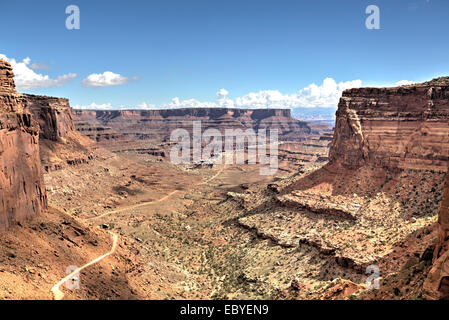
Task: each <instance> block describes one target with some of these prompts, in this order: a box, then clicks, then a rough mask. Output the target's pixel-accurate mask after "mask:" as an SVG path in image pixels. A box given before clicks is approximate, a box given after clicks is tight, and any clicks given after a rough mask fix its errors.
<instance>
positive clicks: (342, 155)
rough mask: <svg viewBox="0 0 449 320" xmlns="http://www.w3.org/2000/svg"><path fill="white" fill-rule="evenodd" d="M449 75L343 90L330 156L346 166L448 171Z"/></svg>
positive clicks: (332, 160)
mask: <svg viewBox="0 0 449 320" xmlns="http://www.w3.org/2000/svg"><path fill="white" fill-rule="evenodd" d="M448 119H449V78H438V79H434V80H432V81H429V82H426V83H422V84H416V85H408V86H401V87H394V88H357V89H349V90H346V91H344V92H343V96H342V98H341V99H340V103H339V105H338V110H337V120H336V126H335V135H334V138H333V141H332V145H331V150H330V154H329V155H330V161H331V162H339V163H341V164H343V165H344V166H346V167H359V166H362V165H369V166H372V167H385V168H403V169H418V170H419V169H434V170H442V171H446V170H447V161H448V159H449V157H448V155H449V152H448V151H449V136H448V132H449V123H448Z"/></svg>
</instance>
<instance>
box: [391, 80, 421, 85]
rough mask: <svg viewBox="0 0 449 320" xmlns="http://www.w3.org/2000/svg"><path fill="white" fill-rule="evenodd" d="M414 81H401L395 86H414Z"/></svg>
mask: <svg viewBox="0 0 449 320" xmlns="http://www.w3.org/2000/svg"><path fill="white" fill-rule="evenodd" d="M415 83H416V82H415V81H410V80H401V81H398V82H396V83H395V85H396V86H406V85H409V84H415Z"/></svg>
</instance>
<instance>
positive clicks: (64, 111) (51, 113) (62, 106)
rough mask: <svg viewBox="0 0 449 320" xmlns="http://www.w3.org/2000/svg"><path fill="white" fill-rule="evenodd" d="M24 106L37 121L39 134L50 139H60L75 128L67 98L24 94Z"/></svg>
mask: <svg viewBox="0 0 449 320" xmlns="http://www.w3.org/2000/svg"><path fill="white" fill-rule="evenodd" d="M23 96H24V100H25V108H26V109H27V110H28V111H29V112H30V113H31V114H32V115H33V117H34V119H35V120H37V121H38V122H39V127H40V131H39V136H40V137H41V138H43V139H48V140H52V141H58V140H61V138H64V137H66V136H67V135H68V133H69V132H70V131H74V130H75V125H74V124H73V120H72V108H71V107H70V105H69V100H68V99H64V98H54V97H46V96H36V95H30V94H24V95H23Z"/></svg>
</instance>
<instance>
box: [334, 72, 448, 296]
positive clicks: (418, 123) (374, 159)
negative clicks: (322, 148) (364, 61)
mask: <svg viewBox="0 0 449 320" xmlns="http://www.w3.org/2000/svg"><path fill="white" fill-rule="evenodd" d="M448 156H449V77H443V78H437V79H434V80H432V81H429V82H425V83H421V84H414V85H407V86H401V87H394V88H357V89H349V90H346V91H344V92H343V95H342V98H341V99H340V102H339V105H338V110H337V119H336V126H335V134H334V137H333V140H332V144H331V149H330V152H329V158H330V162H331V164H333V163H335V164H340V165H343V166H344V167H347V168H358V167H362V166H368V167H376V168H385V169H390V170H396V169H414V170H435V171H446V172H447V171H448V160H449V157H448ZM423 297H424V298H425V299H448V298H449V174H448V175H447V177H446V180H445V188H444V194H443V198H442V202H441V205H440V211H439V215H438V239H437V243H436V249H435V251H434V258H433V266H432V269H431V270H430V272H429V274H428V277H427V279H426V281H425V282H424V285H423Z"/></svg>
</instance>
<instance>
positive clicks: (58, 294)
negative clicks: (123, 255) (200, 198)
mask: <svg viewBox="0 0 449 320" xmlns="http://www.w3.org/2000/svg"><path fill="white" fill-rule="evenodd" d="M225 169H226V164H225V165H224V166H223V167H222V168H221V169H220V170H219V171H218V172H217V173H216V174H215V175H214V176H212V177H211V178H209V179H208V180H206V181H204V182H201V183H199V184H197V185H204V184H207V183H209V182H211V181H212V180H214V179H215V178H217V177H218V176H219V175H220V174H221V173H222V172H223V171H224V170H225ZM178 192H179V190H175V191H172V192H171V193H169V194H167V195H165V196H163V197H162V198H160V199H158V200H152V201H148V202H142V203H138V204H135V205H132V206H129V207H125V208H121V209H117V210H113V211H109V212H106V213H104V214H102V215H99V216H95V217H90V218H87V219H86V220H92V219H98V218H101V217H104V216H107V215H110V214H114V213H118V212H123V211H126V210H131V209H135V208H140V207H144V206H146V205H149V204H153V203H158V202H162V201H165V200H167V199H168V198H170V197H171V196H172V195H174V194H176V193H178ZM109 233H110V234H111V236H112V248H111V251H109V252H108V253H106V254H104V255H102V256H100V257H98V258H96V259H94V260H92V261H90V262H88V263H87V264H85V265H83V266H82V267H80V268H77V269H76V270H74V271H73V272H72V273H70V274H68V275H67V276H66V277H65V278H63V279H61V280H60V281H59V282H58V283H56V284H55V285H54V286H53V287H52V288H51V292H52V294H53V299H54V300H62V299H63V298H64V293H63V292H62V291H61V290H60V287H61V285H63V284H64V283H66V282H67V281H68V280H71V279H73V278H74V277H75V276H76V275H78V274H79V273H80V272H81V271H82V270H84V269H85V268H87V267H89V266H91V265H93V264H95V263H97V262H99V261H101V260H103V259H104V258H106V257H108V256H110V255H111V254H113V253H114V252H115V250H116V249H117V244H118V238H119V236H118V234H115V233H113V232H111V231H109Z"/></svg>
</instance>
